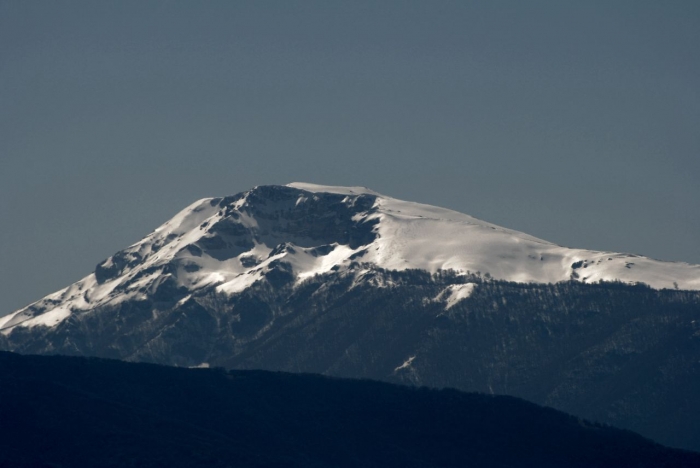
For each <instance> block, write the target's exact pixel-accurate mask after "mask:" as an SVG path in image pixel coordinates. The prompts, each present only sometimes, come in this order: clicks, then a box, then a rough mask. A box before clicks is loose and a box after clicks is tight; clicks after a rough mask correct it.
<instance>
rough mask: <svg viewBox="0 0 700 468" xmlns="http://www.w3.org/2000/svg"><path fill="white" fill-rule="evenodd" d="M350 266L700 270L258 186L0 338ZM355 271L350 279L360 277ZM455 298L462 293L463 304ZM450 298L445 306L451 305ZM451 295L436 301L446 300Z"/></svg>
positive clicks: (185, 221)
mask: <svg viewBox="0 0 700 468" xmlns="http://www.w3.org/2000/svg"><path fill="white" fill-rule="evenodd" d="M357 264H369V265H374V266H377V267H379V268H383V269H387V270H407V269H421V270H426V271H428V272H431V273H435V272H436V271H439V270H455V271H457V272H459V273H462V274H468V273H476V272H479V273H481V274H484V275H487V276H490V277H491V278H494V279H501V280H507V281H514V282H523V283H555V282H558V281H566V280H569V279H576V280H578V281H582V282H586V283H594V282H598V281H600V280H603V281H615V280H617V281H622V282H626V283H644V284H647V285H649V286H651V287H653V288H680V289H687V290H697V289H700V266H698V265H689V264H685V263H677V262H661V261H656V260H652V259H649V258H646V257H641V256H637V255H630V254H621V253H612V252H595V251H590V250H582V249H570V248H566V247H561V246H559V245H555V244H552V243H550V242H547V241H544V240H541V239H537V238H535V237H532V236H529V235H527V234H524V233H521V232H517V231H513V230H509V229H505V228H502V227H499V226H496V225H493V224H490V223H487V222H484V221H481V220H479V219H476V218H473V217H471V216H468V215H465V214H462V213H458V212H455V211H452V210H447V209H443V208H438V207H435V206H430V205H423V204H420V203H413V202H407V201H402V200H397V199H395V198H391V197H387V196H384V195H381V194H379V193H377V192H374V191H372V190H369V189H366V188H364V187H329V186H320V185H314V184H306V183H292V184H289V185H287V186H260V187H256V188H254V189H252V190H250V191H248V192H244V193H240V194H238V195H235V196H232V197H226V198H206V199H203V200H199V201H197V202H195V203H193V204H192V205H190V206H188V207H187V208H185V209H184V210H182V211H181V212H180V213H178V214H177V215H176V216H175V217H173V218H172V219H171V220H169V221H168V222H166V223H165V224H163V225H162V226H160V227H159V228H158V229H156V230H155V231H154V232H153V233H151V234H149V235H148V236H146V237H145V238H144V239H143V240H141V241H139V242H137V243H136V244H134V245H132V246H130V247H128V248H126V249H124V250H122V251H121V252H118V253H116V254H115V255H113V256H111V257H110V258H108V259H107V260H105V261H104V262H102V263H100V264H99V265H98V266H97V268H96V270H95V272H94V273H91V274H90V275H88V276H86V277H85V278H83V279H82V280H80V281H78V282H77V283H75V284H73V285H71V286H69V287H67V288H65V289H63V290H61V291H58V292H56V293H54V294H51V295H49V296H47V297H45V298H44V299H42V300H41V301H38V302H36V303H34V304H32V305H30V306H28V307H26V308H24V309H22V310H19V311H17V312H15V313H13V314H10V315H7V316H5V317H0V330H2V333H4V334H8V333H11V332H12V329H13V328H15V327H34V326H49V327H51V326H55V325H57V324H58V323H60V322H62V321H63V320H65V319H66V318H67V317H69V316H70V315H71V314H73V313H79V312H84V311H89V310H92V309H94V308H96V307H98V306H103V305H106V304H111V305H114V304H117V303H119V302H122V301H127V300H131V299H142V298H144V297H146V296H148V295H153V294H156V293H158V294H161V295H162V294H166V295H167V294H168V291H170V290H171V289H177V288H186V289H187V290H188V291H196V290H199V289H201V288H205V287H212V286H215V287H216V290H217V291H219V292H221V293H225V294H236V293H240V292H241V291H243V290H245V289H246V288H248V287H249V286H250V285H252V284H253V283H254V282H256V281H258V280H260V279H262V278H264V277H266V276H267V275H270V274H271V272H272V271H281V272H282V274H290V275H292V276H293V277H294V279H295V281H297V282H301V281H303V280H304V279H306V278H309V277H311V276H313V275H316V274H322V273H328V272H331V271H339V270H341V271H343V270H348V269H349V268H351V267H353V266H356V265H357ZM362 273H363V270H362V269H357V276H358V277H361V276H362ZM462 295H463V294H462ZM448 296H449V297H448ZM455 297H456V296H454V295H453V294H447V295H445V299H446V300H448V299H449V298H452V299H451V300H452V301H454V300H455Z"/></svg>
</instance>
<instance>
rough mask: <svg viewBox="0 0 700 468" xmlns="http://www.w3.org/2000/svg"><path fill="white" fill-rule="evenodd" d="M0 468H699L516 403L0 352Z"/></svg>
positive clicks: (623, 434)
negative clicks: (229, 467)
mask: <svg viewBox="0 0 700 468" xmlns="http://www.w3.org/2000/svg"><path fill="white" fill-rule="evenodd" d="M0 421H1V422H2V424H1V425H0V465H2V466H12V467H21V466H33V467H35V466H46V467H49V466H50V467H84V466H103V467H109V466H120V467H121V466H153V467H156V466H169V467H193V466H222V467H223V466H237V467H253V466H257V467H262V466H288V467H328V466H337V467H343V466H348V467H350V466H352V467H356V466H367V467H391V466H396V467H399V466H400V467H438V466H444V467H448V466H449V467H457V466H459V467H469V466H474V467H477V466H478V467H540V468H542V467H628V466H629V467H632V466H633V467H695V466H700V454H697V453H691V452H683V451H679V450H674V449H668V448H665V447H663V446H660V445H658V444H655V443H654V442H652V441H650V440H647V439H644V438H642V437H640V436H638V435H636V434H634V433H631V432H627V431H621V430H618V429H614V428H611V427H606V426H600V425H597V424H592V423H589V422H586V421H584V420H581V419H578V418H576V417H573V416H569V415H567V414H564V413H561V412H559V411H556V410H553V409H548V408H543V407H540V406H537V405H534V404H532V403H528V402H525V401H522V400H520V399H517V398H513V397H503V396H491V395H483V394H474V393H462V392H459V391H456V390H432V389H427V388H410V387H406V386H397V385H392V384H387V383H380V382H373V381H367V380H345V379H337V378H328V377H322V376H318V375H308V374H301V375H300V374H287V373H271V372H265V371H230V372H226V371H224V370H223V369H183V368H174V367H166V366H157V365H152V364H134V363H126V362H120V361H112V360H104V359H97V358H76V357H62V356H21V355H17V354H11V353H5V352H0Z"/></svg>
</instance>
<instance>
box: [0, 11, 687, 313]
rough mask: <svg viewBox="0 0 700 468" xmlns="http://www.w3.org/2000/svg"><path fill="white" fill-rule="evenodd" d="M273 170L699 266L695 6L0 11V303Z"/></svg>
mask: <svg viewBox="0 0 700 468" xmlns="http://www.w3.org/2000/svg"><path fill="white" fill-rule="evenodd" d="M291 181H307V182H315V183H322V184H333V185H365V186H368V187H371V188H372V189H374V190H376V191H379V192H382V193H385V194H388V195H392V196H395V197H398V198H403V199H408V200H415V201H421V202H425V203H430V204H435V205H441V206H445V207H449V208H453V209H456V210H459V211H462V212H465V213H468V214H470V215H472V216H476V217H479V218H482V219H485V220H487V221H490V222H493V223H496V224H500V225H502V226H506V227H509V228H512V229H518V230H521V231H525V232H527V233H530V234H533V235H536V236H538V237H542V238H544V239H547V240H551V241H553V242H556V243H559V244H562V245H566V246H571V247H582V248H591V249H599V250H613V251H624V252H632V253H638V254H644V255H648V256H651V257H654V258H659V259H664V260H674V261H688V262H691V263H700V242H699V239H700V214H699V213H698V206H700V2H698V1H695V0H692V1H685V2H682V1H655V2H647V1H642V0H635V1H613V0H606V1H590V0H587V1H579V2H569V1H559V0H557V1H551V2H543V1H528V2H522V1H512V2H508V1H481V2H477V1H474V2H466V1H459V2H447V1H441V2H430V1H423V2H411V1H402V2H389V1H381V2H374V1H372V2H362V1H346V2H334V1H320V2H312V1H304V2H290V1H280V2H263V1H260V2H252V1H250V2H233V1H225V2H216V1H207V2H184V1H183V2H174V1H172V2H170V1H168V2H166V1H150V2H148V1H134V2H129V1H118V2H117V1H114V2H99V1H92V0H91V1H85V2H75V1H63V2H49V1H42V2H34V1H28V0H21V1H8V0H0V223H1V224H0V315H3V314H5V313H8V312H10V311H12V310H14V309H16V308H18V307H21V306H23V305H26V304H27V303H29V302H31V301H33V300H36V299H39V298H40V297H43V296H44V295H46V294H48V293H50V292H53V291H55V290H57V289H59V288H62V287H64V286H67V285H68V284H70V283H71V282H73V281H75V280H77V279H79V278H81V277H82V276H84V275H86V274H88V273H90V272H91V271H92V270H93V269H94V266H95V264H97V263H98V262H99V261H101V260H102V259H104V258H106V257H107V256H109V255H111V254H112V253H114V252H115V251H117V250H119V249H121V248H123V247H125V246H127V245H129V244H131V243H133V242H135V241H137V240H139V239H140V238H141V237H142V236H144V235H145V234H147V233H148V232H150V231H151V230H152V229H154V228H155V227H157V226H158V225H159V224H160V223H162V222H163V221H165V220H166V219H168V218H169V217H170V216H172V215H173V214H174V213H175V212H177V211H178V210H179V209H180V208H182V207H184V206H185V205H187V204H189V203H190V202H192V201H193V200H195V199H197V198H201V197H205V196H219V195H227V194H233V193H237V192H240V191H243V190H246V189H248V188H250V187H252V186H255V185H261V184H282V183H287V182H291Z"/></svg>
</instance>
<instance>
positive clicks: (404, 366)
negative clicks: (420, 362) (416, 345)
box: [394, 356, 416, 372]
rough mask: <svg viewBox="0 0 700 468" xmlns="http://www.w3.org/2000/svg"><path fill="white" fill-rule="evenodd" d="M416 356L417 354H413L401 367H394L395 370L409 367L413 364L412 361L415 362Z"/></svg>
mask: <svg viewBox="0 0 700 468" xmlns="http://www.w3.org/2000/svg"><path fill="white" fill-rule="evenodd" d="M415 358H416V356H411V357H409V358H408V359H406V360H405V361H404V362H403V364H401V365H400V366H399V367H397V368H395V369H394V372H398V371H400V370H401V369H407V368H408V367H410V366H411V363H413V360H414V359H415Z"/></svg>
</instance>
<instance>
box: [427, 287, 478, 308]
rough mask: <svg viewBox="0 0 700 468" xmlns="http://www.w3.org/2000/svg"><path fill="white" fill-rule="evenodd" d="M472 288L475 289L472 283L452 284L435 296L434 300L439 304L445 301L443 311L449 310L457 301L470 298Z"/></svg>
mask: <svg viewBox="0 0 700 468" xmlns="http://www.w3.org/2000/svg"><path fill="white" fill-rule="evenodd" d="M474 287H476V284H474V283H466V284H452V285H450V286H448V287H446V288H445V289H443V290H442V291H441V292H440V294H438V295H437V296H435V300H436V301H439V302H440V301H445V302H446V304H445V310H450V309H451V308H452V307H453V306H454V305H455V304H457V303H458V302H459V301H461V300H462V299H466V298H468V297H469V296H471V294H472V292H473V291H474Z"/></svg>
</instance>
